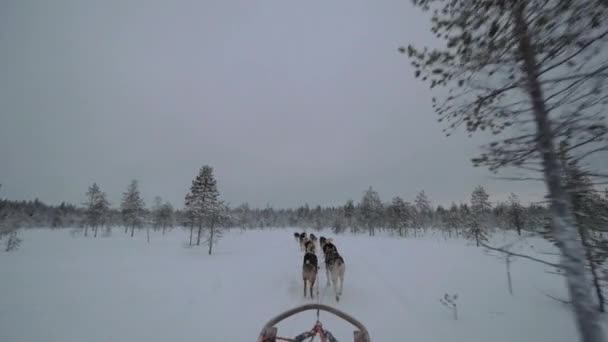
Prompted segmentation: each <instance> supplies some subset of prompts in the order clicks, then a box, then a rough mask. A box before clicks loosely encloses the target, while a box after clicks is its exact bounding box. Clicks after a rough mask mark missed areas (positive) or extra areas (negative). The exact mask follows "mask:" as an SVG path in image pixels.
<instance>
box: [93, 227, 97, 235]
mask: <svg viewBox="0 0 608 342" xmlns="http://www.w3.org/2000/svg"><path fill="white" fill-rule="evenodd" d="M93 232H94V233H93V237H97V226H95V228H93Z"/></svg>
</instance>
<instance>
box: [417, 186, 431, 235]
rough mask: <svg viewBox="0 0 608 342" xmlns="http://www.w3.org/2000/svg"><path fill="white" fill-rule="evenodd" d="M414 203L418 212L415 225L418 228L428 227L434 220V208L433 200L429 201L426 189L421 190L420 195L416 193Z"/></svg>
mask: <svg viewBox="0 0 608 342" xmlns="http://www.w3.org/2000/svg"><path fill="white" fill-rule="evenodd" d="M414 203H415V204H416V212H417V215H416V218H415V222H416V223H415V225H416V226H417V227H418V228H425V227H428V226H429V224H430V223H431V220H432V212H433V208H432V207H431V201H429V198H428V197H427V195H426V192H424V190H422V191H420V192H419V193H418V195H416V199H415V200H414Z"/></svg>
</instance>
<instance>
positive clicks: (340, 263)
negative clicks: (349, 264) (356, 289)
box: [323, 240, 346, 302]
mask: <svg viewBox="0 0 608 342" xmlns="http://www.w3.org/2000/svg"><path fill="white" fill-rule="evenodd" d="M323 254H325V274H326V276H327V285H326V286H329V285H330V282H329V279H330V278H331V282H332V283H333V287H334V293H335V295H336V301H338V302H339V301H340V296H341V295H342V290H343V288H344V273H345V272H346V265H345V263H344V258H342V256H341V255H340V254H339V253H338V249H337V248H336V246H335V245H334V244H333V243H332V242H328V241H327V240H326V241H325V243H324V244H323ZM338 280H339V281H340V285H339V286H338Z"/></svg>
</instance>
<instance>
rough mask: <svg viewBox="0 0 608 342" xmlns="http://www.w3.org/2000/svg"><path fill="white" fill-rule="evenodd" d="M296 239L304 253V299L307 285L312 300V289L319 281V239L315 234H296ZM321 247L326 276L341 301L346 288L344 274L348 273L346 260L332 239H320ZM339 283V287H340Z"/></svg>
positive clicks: (337, 299) (328, 284) (328, 283)
mask: <svg viewBox="0 0 608 342" xmlns="http://www.w3.org/2000/svg"><path fill="white" fill-rule="evenodd" d="M293 236H294V238H295V239H296V242H297V243H298V244H299V246H300V250H301V251H303V252H304V261H303V264H302V279H303V280H304V297H306V289H307V285H309V287H308V288H309V292H310V298H314V295H313V293H312V289H313V287H314V285H315V281H316V280H317V274H318V271H319V262H318V259H317V253H316V242H317V237H316V236H315V235H314V234H310V235H307V234H306V233H305V232H304V233H297V232H296V233H294V234H293ZM319 247H320V248H321V251H322V252H323V256H324V257H325V262H324V264H325V276H326V279H327V284H326V285H325V286H330V285H331V284H330V279H331V283H332V284H333V288H334V293H335V295H336V301H338V302H339V301H340V296H341V295H342V289H343V286H344V272H345V271H346V265H345V264H344V258H342V256H341V255H340V254H339V253H338V248H336V245H335V244H334V243H333V241H332V239H326V238H325V237H323V236H321V237H319ZM338 281H339V285H338Z"/></svg>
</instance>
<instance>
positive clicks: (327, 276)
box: [325, 264, 331, 287]
mask: <svg viewBox="0 0 608 342" xmlns="http://www.w3.org/2000/svg"><path fill="white" fill-rule="evenodd" d="M325 279H327V284H325V287H329V285H331V284H330V283H329V267H328V266H327V264H325Z"/></svg>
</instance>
